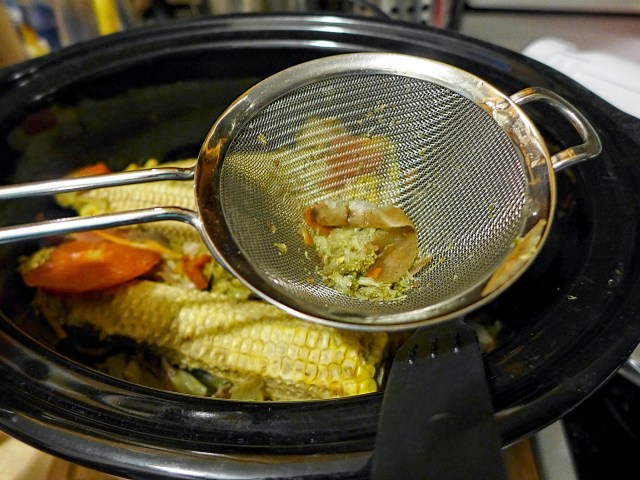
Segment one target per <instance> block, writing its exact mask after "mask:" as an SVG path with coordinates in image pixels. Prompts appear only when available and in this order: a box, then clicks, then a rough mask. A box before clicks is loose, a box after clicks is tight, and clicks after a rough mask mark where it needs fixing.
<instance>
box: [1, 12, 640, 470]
mask: <svg viewBox="0 0 640 480" xmlns="http://www.w3.org/2000/svg"><path fill="white" fill-rule="evenodd" d="M379 50H385V51H394V52H402V53H408V54H413V55H418V56H424V57H428V58H433V59H436V60H440V61H444V62H446V63H449V64H452V65H455V66H457V67H460V68H463V69H465V70H468V71H470V72H472V73H474V74H476V75H477V76H479V77H482V78H484V79H485V80H486V81H488V82H490V83H492V84H493V85H495V86H496V87H498V88H499V89H501V90H502V91H503V92H504V93H507V94H511V93H514V92H516V91H518V90H520V89H521V88H524V87H527V86H541V87H545V88H548V89H551V90H553V91H555V92H556V93H558V94H560V95H562V96H564V97H565V98H567V99H568V100H569V101H571V102H572V103H573V104H574V105H575V106H576V107H578V108H579V109H580V110H581V111H582V112H583V113H584V115H585V116H586V117H587V118H588V120H589V121H590V122H591V123H592V124H593V125H594V126H595V128H596V129H597V131H598V132H599V134H600V136H601V137H602V143H603V152H602V154H601V155H600V156H599V157H598V158H596V159H594V160H591V161H589V162H585V163H583V164H580V165H578V166H576V167H573V168H571V169H569V170H568V171H566V172H562V173H560V174H558V211H557V215H556V219H555V224H554V226H553V229H552V233H551V236H550V238H549V240H548V242H547V244H546V245H545V247H544V250H543V251H542V253H541V255H540V256H539V258H538V259H537V260H536V262H535V263H534V265H533V266H532V268H530V269H529V271H528V272H527V273H526V274H525V275H524V277H523V278H522V279H521V280H519V281H518V282H517V283H516V284H515V285H514V286H513V287H511V288H510V289H509V290H508V291H507V292H506V293H504V294H503V295H502V296H500V297H499V298H498V300H497V301H495V302H493V303H492V304H490V305H488V306H486V307H484V308H482V309H481V310H479V311H477V312H475V313H473V314H472V315H469V317H468V320H469V321H478V322H483V321H487V320H488V319H489V320H491V321H494V320H498V321H500V322H501V323H502V324H503V325H504V328H503V332H502V334H501V336H500V338H499V340H498V346H497V348H496V349H495V350H494V351H492V352H491V353H488V354H486V355H485V356H484V363H485V368H486V371H487V376H488V382H489V385H490V389H491V394H492V398H493V402H494V406H495V409H496V414H495V416H496V420H497V423H498V426H499V428H500V432H501V434H502V438H503V444H504V445H508V444H510V443H512V442H514V441H516V440H518V439H520V438H522V437H524V436H527V435H529V434H531V433H533V432H535V431H536V430H538V429H540V428H542V427H544V426H546V425H547V424H549V423H551V422H553V421H554V420H556V419H558V418H560V417H562V416H563V415H564V414H566V413H567V412H568V411H570V410H571V409H573V408H574V407H576V406H577V405H578V404H579V403H580V402H581V401H582V400H584V399H585V398H587V397H588V396H589V395H590V394H591V393H592V392H594V391H595V390H596V389H597V388H598V387H599V386H600V385H601V384H603V382H605V381H606V380H607V379H608V378H609V377H610V376H611V375H612V374H613V373H614V372H615V371H616V370H617V369H618V367H619V366H620V365H622V364H623V363H624V361H625V360H626V358H627V357H628V356H629V354H630V353H631V352H632V350H633V349H634V347H635V346H636V345H637V343H638V341H639V339H640V321H639V318H638V317H639V308H640V261H639V258H638V252H640V248H638V234H639V228H640V212H639V211H638V210H639V208H640V206H639V204H638V201H639V199H640V194H639V193H638V191H639V190H638V184H639V180H640V122H638V121H637V120H636V119H634V118H632V117H630V116H628V115H626V114H624V113H622V112H620V111H619V110H617V109H615V108H613V107H612V106H610V105H609V104H607V103H606V102H604V101H603V100H601V99H600V98H598V97H596V96H595V95H594V94H592V93H590V92H589V91H587V90H585V89H584V88H582V87H580V86H579V85H578V84H576V83H575V82H573V81H572V80H570V79H568V78H567V77H565V76H563V75H561V74H560V73H558V72H556V71H554V70H551V69H549V68H547V67H545V66H544V65H542V64H540V63H537V62H535V61H533V60H530V59H528V58H525V57H523V56H521V55H519V54H517V53H514V52H511V51H508V50H505V49H502V48H498V47H495V46H492V45H489V44H485V43H482V42H479V41H477V40H473V39H470V38H466V37H463V36H461V35H458V34H454V33H450V32H445V31H439V30H432V29H428V28H424V27H418V26H415V25H409V24H403V23H394V22H389V21H382V20H375V19H365V18H345V17H336V16H319V15H277V16H260V15H250V16H247V15H244V16H230V17H217V18H201V19H197V20H190V21H186V22H184V21H180V22H173V23H167V24H163V25H157V26H153V27H145V28H141V29H135V30H130V31H127V32H123V33H120V34H116V35H112V36H109V37H104V38H100V39H97V40H95V41H91V42H87V43H84V44H79V45H77V46H74V47H70V48H67V49H63V50H61V51H58V52H55V53H53V54H50V55H47V56H45V57H42V58H39V59H36V60H32V61H29V62H26V63H24V64H20V65H17V66H15V67H12V68H8V69H4V70H2V71H0V151H1V152H2V154H1V157H0V158H1V162H0V169H1V170H0V171H1V175H2V179H3V182H4V183H14V182H24V181H28V180H36V179H44V178H51V177H58V176H61V175H63V174H65V173H66V172H68V171H69V170H70V169H72V168H74V167H77V166H79V165H83V164H89V163H93V162H95V161H98V160H102V161H106V162H107V163H108V164H109V165H110V166H111V167H112V168H122V167H124V166H126V165H127V164H128V163H131V162H135V161H143V160H145V159H147V158H148V157H156V158H158V159H161V160H169V159H175V158H183V157H187V156H195V155H196V154H197V152H198V149H199V147H200V143H201V142H202V140H203V139H204V137H205V135H206V133H207V131H208V130H209V127H210V126H211V124H212V123H213V121H214V120H215V118H216V116H217V115H218V114H219V113H220V112H221V111H222V109H223V108H225V107H226V106H227V105H228V104H229V103H230V102H231V101H232V100H233V99H234V98H235V97H236V96H237V95H239V94H240V93H242V92H243V91H244V90H245V89H246V88H247V87H248V86H250V85H251V84H253V83H255V82H256V81H257V80H259V79H261V78H264V77H265V76H268V75H269V74H271V73H273V72H275V71H277V70H280V69H282V68H284V67H287V66H290V65H293V64H296V63H299V62H302V61H305V60H309V59H312V58H316V57H320V56H325V55H331V54H336V53H344V52H354V51H379ZM526 111H527V113H528V114H529V115H530V116H531V117H532V118H533V119H534V120H535V121H536V122H537V124H538V126H539V127H540V130H541V132H542V134H543V136H544V137H545V138H546V139H548V142H549V146H550V149H552V150H554V149H557V148H560V147H562V146H567V145H570V144H572V143H571V142H572V140H573V139H572V135H574V134H573V133H572V130H571V128H570V127H569V126H568V125H566V124H565V122H564V121H562V120H561V119H559V118H556V117H555V116H554V115H553V113H552V112H549V111H546V110H545V109H544V108H543V107H537V108H535V109H533V108H529V107H527V108H526ZM574 143H575V142H574ZM41 212H44V213H45V214H46V215H51V216H52V215H54V214H55V213H56V212H55V207H54V206H53V203H52V201H51V199H38V200H29V201H26V200H22V201H20V202H6V203H5V204H3V205H0V219H1V220H0V221H1V222H2V224H10V223H15V222H24V221H27V220H31V219H32V218H33V217H34V216H36V215H38V214H40V213H41ZM33 248H34V245H33V244H20V245H10V246H3V247H2V248H1V249H0V309H1V315H0V429H2V430H4V431H6V432H7V433H9V434H10V435H12V436H15V437H16V438H18V439H20V440H23V441H25V442H27V443H29V444H31V445H34V446H36V447H37V448H40V449H42V450H44V451H47V452H50V453H53V454H55V455H58V456H61V457H64V458H67V459H69V460H72V461H74V462H76V463H80V464H84V465H87V466H91V467H93V468H97V469H101V470H105V471H108V472H111V473H113V474H116V475H121V476H126V477H130V478H145V479H150V478H204V479H240V478H242V479H257V478H265V477H266V478H298V479H303V478H304V479H306V478H314V479H315V478H348V479H355V478H366V477H367V469H368V461H369V459H370V451H371V447H372V445H373V441H374V437H375V432H376V424H377V416H378V411H379V408H380V403H381V398H382V394H372V395H366V396H361V397H353V398H346V399H339V400H328V401H316V402H299V403H243V402H232V401H222V400H213V399H207V398H196V397H191V396H186V395H179V394H173V393H169V392H162V391H156V390H152V389H148V388H144V387H140V386H137V385H132V384H129V383H127V382H124V381H120V380H116V379H114V378H111V377H108V376H106V375H103V374H101V373H98V372H96V371H94V370H92V369H91V368H88V367H86V366H84V365H83V364H82V362H81V361H80V360H81V359H80V358H79V357H78V355H77V352H76V355H74V356H71V355H66V354H65V353H68V352H65V351H64V350H63V349H61V348H60V347H59V346H56V345H55V342H54V336H53V334H52V332H50V331H49V329H48V327H47V326H46V325H44V324H42V323H41V322H40V321H39V320H38V319H37V317H36V316H35V315H34V312H33V311H32V309H31V306H30V300H31V297H32V292H31V291H29V290H28V289H26V288H25V287H23V286H22V284H21V282H20V279H19V277H18V275H17V273H16V265H17V258H18V257H19V256H20V255H21V254H23V253H26V252H27V251H31V250H33ZM425 381H428V379H425Z"/></svg>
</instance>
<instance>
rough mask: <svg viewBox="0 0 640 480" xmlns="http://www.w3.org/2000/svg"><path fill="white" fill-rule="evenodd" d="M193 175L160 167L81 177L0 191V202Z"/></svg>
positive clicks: (180, 178) (179, 169)
mask: <svg viewBox="0 0 640 480" xmlns="http://www.w3.org/2000/svg"><path fill="white" fill-rule="evenodd" d="M194 175H195V169H194V168H193V167H188V168H182V167H161V168H145V169H140V170H127V171H124V172H116V173H106V174H102V175H87V176H84V177H65V178H59V179H55V180H44V181H40V182H31V183H23V184H18V185H8V186H5V187H0V200H10V199H13V198H25V197H34V196H38V195H55V194H58V193H65V192H77V191H80V190H91V189H94V188H103V187H116V186H121V185H131V184H135V183H147V182H158V181H161V180H191V179H193V177H194Z"/></svg>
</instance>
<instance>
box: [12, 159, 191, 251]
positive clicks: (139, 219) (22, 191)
mask: <svg viewBox="0 0 640 480" xmlns="http://www.w3.org/2000/svg"><path fill="white" fill-rule="evenodd" d="M194 175H195V168H194V167H191V168H178V167H163V168H149V169H142V170H129V171H124V172H118V173H108V174H104V175H89V176H86V177H67V178H61V179H56V180H45V181H42V182H32V183H24V184H19V185H9V186H6V187H1V188H0V200H8V199H15V198H24V197H33V196H38V195H55V194H57V193H64V192H75V191H78V190H89V189H94V188H104V187H115V186H121V185H131V184H136V183H146V182H156V181H161V180H190V179H193V177H194ZM161 220H178V221H182V222H185V223H188V224H190V225H193V226H194V227H196V228H197V229H198V231H199V232H200V235H202V232H203V229H202V225H201V222H200V219H199V217H198V215H197V213H196V212H194V211H193V210H188V209H183V208H177V207H157V208H148V209H142V210H132V211H129V212H120V213H112V214H106V215H96V216H90V217H69V218H60V219H55V220H48V221H44V222H36V223H29V224H23V225H15V226H8V227H3V228H0V244H4V243H11V242H19V241H22V240H32V239H35V238H42V237H47V236H50V235H63V234H67V233H73V232H82V231H87V230H96V229H101V228H112V227H120V226H124V225H133V224H136V223H149V222H158V221H161Z"/></svg>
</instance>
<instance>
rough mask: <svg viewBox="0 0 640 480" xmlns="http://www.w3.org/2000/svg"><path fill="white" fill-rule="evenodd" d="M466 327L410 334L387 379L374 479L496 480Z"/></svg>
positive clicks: (488, 411)
mask: <svg viewBox="0 0 640 480" xmlns="http://www.w3.org/2000/svg"><path fill="white" fill-rule="evenodd" d="M493 413H494V409H493V406H492V404H491V398H490V395H489V388H488V385H487V382H486V377H485V372H484V365H483V363H482V356H481V352H480V346H479V345H478V341H477V336H476V333H475V331H474V330H473V328H471V327H469V326H468V325H465V324H464V323H463V322H461V321H460V322H453V323H452V322H445V323H444V324H443V325H441V326H440V325H435V326H433V327H424V328H421V329H418V330H416V331H415V333H414V334H413V335H412V336H411V338H409V339H408V340H407V341H406V342H405V344H404V345H403V346H402V348H401V349H400V350H399V351H398V352H397V354H396V357H395V359H394V361H393V365H392V367H391V372H390V374H389V378H388V380H387V385H386V388H385V393H384V398H383V401H382V409H381V412H380V420H379V423H378V431H377V435H376V442H375V448H374V453H373V458H372V465H371V478H372V479H373V480H387V479H416V480H417V479H427V480H485V479H487V480H503V479H506V478H507V477H506V473H505V468H504V464H503V461H502V454H501V451H500V448H501V441H500V435H499V432H498V429H497V426H496V424H495V421H494V417H493Z"/></svg>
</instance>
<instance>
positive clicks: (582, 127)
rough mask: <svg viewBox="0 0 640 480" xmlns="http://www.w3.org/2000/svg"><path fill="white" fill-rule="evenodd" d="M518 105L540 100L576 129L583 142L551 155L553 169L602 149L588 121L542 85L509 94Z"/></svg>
mask: <svg viewBox="0 0 640 480" xmlns="http://www.w3.org/2000/svg"><path fill="white" fill-rule="evenodd" d="M511 100H513V101H514V102H515V103H516V104H518V105H524V104H526V103H529V102H532V101H542V102H545V103H547V104H548V105H551V106H552V107H554V108H556V109H557V110H558V111H559V112H560V113H561V114H562V115H563V116H564V117H565V118H566V119H567V120H569V122H570V123H571V125H573V127H574V128H575V129H576V131H577V132H578V134H579V135H580V138H581V139H582V141H583V143H581V144H580V145H575V146H573V147H569V148H566V149H564V150H561V151H560V152H558V153H556V154H554V155H552V156H551V162H552V164H553V169H554V171H556V172H558V171H560V170H562V169H564V168H567V167H570V166H571V165H574V164H576V163H578V162H582V161H584V160H588V159H590V158H593V157H595V156H596V155H598V154H599V153H600V152H601V151H602V143H601V142H600V137H599V136H598V133H597V132H596V130H595V129H594V128H593V126H592V125H591V124H590V123H589V121H588V120H587V119H586V118H585V117H584V115H582V113H580V112H579V111H578V110H577V109H576V108H575V107H574V106H573V105H572V104H571V103H569V102H568V101H567V100H565V99H564V98H563V97H561V96H560V95H558V94H557V93H555V92H552V91H551V90H547V89H546V88H542V87H528V88H525V89H524V90H520V91H519V92H516V93H514V94H513V95H511Z"/></svg>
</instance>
